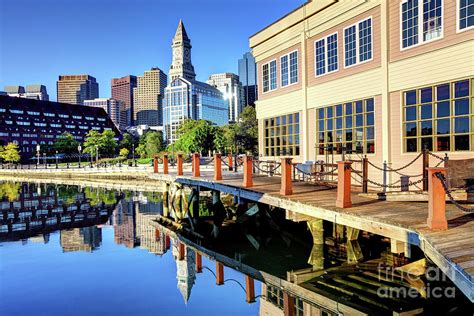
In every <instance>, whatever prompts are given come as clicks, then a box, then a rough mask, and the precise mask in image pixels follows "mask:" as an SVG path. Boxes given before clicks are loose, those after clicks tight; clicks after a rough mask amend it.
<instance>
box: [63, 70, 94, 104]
mask: <svg viewBox="0 0 474 316" xmlns="http://www.w3.org/2000/svg"><path fill="white" fill-rule="evenodd" d="M56 87H57V92H58V102H62V103H70V104H81V105H82V104H84V100H92V99H95V98H98V97H99V84H98V83H97V82H96V80H95V78H94V77H92V76H89V75H61V76H59V80H58V81H57V83H56Z"/></svg>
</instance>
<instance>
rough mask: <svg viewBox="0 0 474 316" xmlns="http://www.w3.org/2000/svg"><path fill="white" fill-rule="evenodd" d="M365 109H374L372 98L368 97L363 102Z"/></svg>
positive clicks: (368, 110) (370, 110) (367, 110)
mask: <svg viewBox="0 0 474 316" xmlns="http://www.w3.org/2000/svg"><path fill="white" fill-rule="evenodd" d="M365 111H366V112H373V111H374V99H368V100H367V101H366V102H365Z"/></svg>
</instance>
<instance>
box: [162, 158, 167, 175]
mask: <svg viewBox="0 0 474 316" xmlns="http://www.w3.org/2000/svg"><path fill="white" fill-rule="evenodd" d="M163 173H164V174H168V155H166V154H165V155H163Z"/></svg>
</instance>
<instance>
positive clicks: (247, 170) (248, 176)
mask: <svg viewBox="0 0 474 316" xmlns="http://www.w3.org/2000/svg"><path fill="white" fill-rule="evenodd" d="M242 186H243V187H244V188H251V187H252V186H253V180H252V157H250V156H247V155H245V156H244V182H243V184H242Z"/></svg>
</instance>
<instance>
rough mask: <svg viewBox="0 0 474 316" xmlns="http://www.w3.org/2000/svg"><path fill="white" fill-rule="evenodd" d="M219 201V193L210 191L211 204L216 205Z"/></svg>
mask: <svg viewBox="0 0 474 316" xmlns="http://www.w3.org/2000/svg"><path fill="white" fill-rule="evenodd" d="M220 200H221V192H220V191H216V190H212V204H216V203H217V202H219V201H220Z"/></svg>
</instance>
